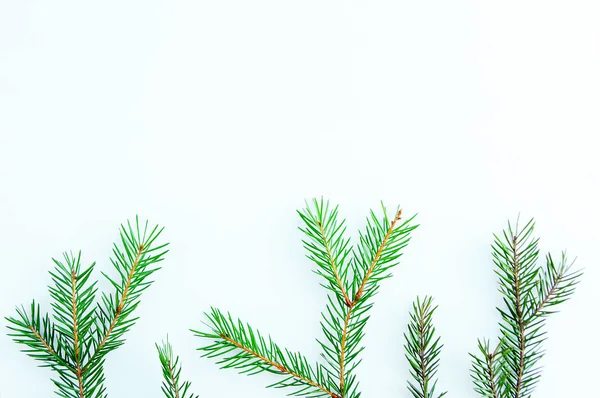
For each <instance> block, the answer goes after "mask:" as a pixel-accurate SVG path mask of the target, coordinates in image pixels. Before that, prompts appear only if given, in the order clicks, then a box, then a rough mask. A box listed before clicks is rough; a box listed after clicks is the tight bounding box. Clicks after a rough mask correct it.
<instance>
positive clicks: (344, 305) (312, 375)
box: [195, 199, 416, 398]
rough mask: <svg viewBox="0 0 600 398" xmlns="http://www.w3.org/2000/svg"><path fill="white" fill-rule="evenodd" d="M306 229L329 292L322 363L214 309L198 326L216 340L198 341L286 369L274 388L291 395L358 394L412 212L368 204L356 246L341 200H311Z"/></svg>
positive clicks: (227, 361) (265, 367) (248, 365)
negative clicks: (361, 368)
mask: <svg viewBox="0 0 600 398" xmlns="http://www.w3.org/2000/svg"><path fill="white" fill-rule="evenodd" d="M298 214H299V215H300V218H301V220H302V222H303V226H302V227H301V228H300V230H301V231H302V232H303V233H304V234H305V239H304V240H303V244H304V247H305V248H306V250H307V252H308V253H307V257H308V258H309V259H310V260H312V261H313V262H314V263H315V264H316V265H317V269H316V271H315V272H316V273H317V274H318V275H320V276H321V277H322V278H323V279H324V283H323V284H322V285H323V286H324V287H325V288H326V289H327V290H328V292H329V295H328V304H327V306H326V309H325V311H324V312H323V314H322V317H323V320H322V322H321V328H322V330H323V334H324V337H325V338H324V339H323V340H317V342H318V343H319V345H320V346H321V348H322V350H323V352H322V357H323V358H324V360H325V364H324V365H321V364H317V365H314V366H311V365H309V363H308V361H307V360H306V358H305V357H304V356H302V355H301V354H297V353H291V352H290V351H288V350H282V349H281V348H279V347H278V346H277V345H276V344H275V343H274V342H273V341H272V340H271V339H270V338H269V339H265V338H263V337H262V336H261V335H260V334H258V332H255V331H254V329H252V328H251V327H250V326H248V325H244V324H242V323H241V322H239V321H238V322H236V321H233V319H232V318H231V317H230V316H229V315H228V316H225V315H223V314H222V313H221V312H220V311H219V310H217V309H213V310H212V312H211V313H210V314H207V317H208V320H209V322H208V323H209V325H210V327H211V330H212V331H211V332H199V331H195V333H196V335H197V336H199V337H204V338H209V339H211V340H212V344H211V345H208V346H203V347H201V348H200V350H201V351H203V352H204V355H205V356H208V357H215V358H220V362H219V363H221V364H222V365H223V367H232V368H237V369H240V370H241V371H242V372H243V373H249V374H255V373H260V372H262V371H269V372H273V373H277V374H280V375H282V376H284V379H283V380H282V381H280V382H277V383H274V384H273V385H271V387H278V388H283V387H292V393H291V394H292V395H308V396H323V395H324V396H331V397H340V398H341V397H344V398H346V397H347V398H358V397H359V396H360V392H359V391H358V382H357V381H356V376H355V374H354V370H355V369H356V367H357V366H358V364H359V363H360V358H359V354H360V352H361V351H362V350H363V348H364V347H363V346H362V338H363V337H364V328H365V326H366V323H367V321H368V319H369V310H370V309H371V307H372V306H373V303H372V298H373V296H374V295H375V294H376V293H377V290H378V289H379V286H380V282H381V281H382V280H384V279H387V278H389V277H390V276H391V269H392V267H394V266H395V265H397V264H398V260H399V258H400V256H401V254H402V253H401V251H402V250H403V249H404V248H405V247H406V245H407V244H408V241H409V239H410V232H412V230H414V229H415V228H416V226H412V225H411V222H412V220H413V218H412V217H411V218H409V219H408V220H406V221H404V220H402V212H401V211H400V210H398V211H397V212H396V213H395V214H394V216H393V217H392V218H390V217H389V216H388V214H387V211H386V209H385V207H383V206H382V215H380V216H378V215H376V214H375V212H373V211H371V212H370V215H369V217H368V218H367V227H366V229H365V231H364V232H361V233H360V234H359V242H358V245H357V246H356V247H353V246H352V245H351V244H350V239H349V238H348V237H346V235H345V233H346V221H345V220H344V219H340V218H339V217H338V214H339V213H338V207H337V206H332V205H330V204H329V202H328V201H324V200H323V199H321V200H317V199H314V200H312V201H311V202H310V203H307V205H306V208H304V209H302V210H300V211H298Z"/></svg>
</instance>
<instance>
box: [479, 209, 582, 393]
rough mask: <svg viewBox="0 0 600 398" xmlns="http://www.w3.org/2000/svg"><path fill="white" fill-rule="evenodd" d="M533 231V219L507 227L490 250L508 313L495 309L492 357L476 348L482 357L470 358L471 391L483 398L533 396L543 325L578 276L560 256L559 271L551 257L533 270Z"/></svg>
mask: <svg viewBox="0 0 600 398" xmlns="http://www.w3.org/2000/svg"><path fill="white" fill-rule="evenodd" d="M534 226H535V223H534V221H533V219H532V220H530V221H529V222H528V223H527V224H526V225H525V226H524V227H522V228H519V226H518V222H517V225H516V226H515V228H514V229H513V226H512V224H510V223H509V225H508V228H507V230H505V231H504V232H503V234H502V236H500V237H498V236H496V237H495V241H494V245H493V246H492V247H493V257H494V263H495V265H496V271H495V272H496V274H497V275H498V277H499V279H500V288H499V290H500V292H501V293H502V295H503V300H504V303H505V306H506V308H504V309H502V308H499V309H498V311H499V312H500V315H501V319H502V321H501V322H500V331H501V339H500V342H499V343H498V346H497V347H496V349H495V350H494V352H493V353H491V354H490V350H489V343H484V344H482V343H481V342H480V344H479V350H480V355H479V356H478V355H471V357H472V358H473V363H472V365H473V367H472V377H473V381H474V383H475V389H476V391H478V392H479V393H480V394H481V395H483V396H485V397H489V396H492V397H493V396H498V397H512V398H525V397H529V396H531V394H532V393H533V391H534V390H535V387H536V385H537V382H538V381H539V378H540V373H541V372H540V368H539V366H538V365H537V364H538V362H539V361H540V359H541V358H542V356H543V353H544V352H543V350H542V348H541V346H542V343H543V341H544V340H545V339H546V334H545V332H544V330H543V329H544V326H545V321H546V318H547V316H548V315H549V314H551V313H553V312H554V311H552V310H551V309H550V308H551V307H554V306H556V305H558V304H561V303H563V302H565V301H566V300H568V299H569V298H570V297H571V296H572V294H573V293H574V292H575V286H576V285H577V283H578V282H579V279H580V277H581V275H582V273H581V271H572V270H571V266H572V264H568V263H567V258H566V255H565V254H564V253H563V256H562V259H561V262H560V264H559V265H558V266H557V265H556V264H555V263H554V261H553V259H552V257H551V255H549V254H548V255H547V257H546V266H545V267H540V266H538V265H537V260H538V254H539V250H538V241H539V240H538V239H537V238H534V237H533V231H534ZM481 355H482V356H483V358H482V357H481ZM492 382H494V383H492ZM492 384H494V386H495V387H496V391H494V389H493V388H492ZM494 394H496V395H494Z"/></svg>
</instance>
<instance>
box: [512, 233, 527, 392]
mask: <svg viewBox="0 0 600 398" xmlns="http://www.w3.org/2000/svg"><path fill="white" fill-rule="evenodd" d="M512 250H513V277H514V281H515V284H514V286H513V287H514V288H515V304H516V308H515V312H516V315H517V326H518V327H519V369H518V371H517V384H516V386H515V398H519V397H520V394H521V387H522V384H523V373H524V372H525V325H524V323H523V313H522V309H521V289H520V288H521V281H520V262H519V256H518V253H517V250H518V249H517V237H516V236H513V241H512Z"/></svg>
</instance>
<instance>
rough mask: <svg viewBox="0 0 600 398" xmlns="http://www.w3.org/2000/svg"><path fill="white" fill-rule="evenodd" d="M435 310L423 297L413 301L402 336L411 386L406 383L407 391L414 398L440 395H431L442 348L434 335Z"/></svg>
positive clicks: (432, 397) (430, 300) (436, 397)
mask: <svg viewBox="0 0 600 398" xmlns="http://www.w3.org/2000/svg"><path fill="white" fill-rule="evenodd" d="M436 309H437V306H435V307H434V306H433V299H432V298H431V297H427V296H426V297H425V298H424V299H423V300H422V301H421V299H419V298H418V297H417V301H416V302H415V303H413V312H412V313H411V314H410V323H409V324H408V333H405V334H404V339H405V342H406V343H405V345H404V349H405V351H406V354H405V355H406V359H407V360H408V363H409V365H410V369H411V370H410V374H411V376H412V377H413V379H414V382H410V381H409V382H408V390H409V391H410V393H411V394H412V396H413V397H415V398H441V397H443V396H444V395H446V392H442V393H440V394H439V395H437V396H436V395H435V394H436V393H435V388H436V386H437V379H436V378H435V375H436V373H437V370H438V367H439V362H440V358H439V356H440V352H441V350H442V347H443V344H441V343H440V338H439V337H437V336H436V334H435V327H434V326H433V321H432V317H433V314H434V312H435V310H436Z"/></svg>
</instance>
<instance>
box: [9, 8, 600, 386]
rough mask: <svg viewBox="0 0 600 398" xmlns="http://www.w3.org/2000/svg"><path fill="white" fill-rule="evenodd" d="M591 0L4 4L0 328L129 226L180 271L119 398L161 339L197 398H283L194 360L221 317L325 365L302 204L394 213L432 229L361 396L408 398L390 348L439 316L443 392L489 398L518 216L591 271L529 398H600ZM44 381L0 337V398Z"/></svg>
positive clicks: (382, 311) (152, 376)
mask: <svg viewBox="0 0 600 398" xmlns="http://www.w3.org/2000/svg"><path fill="white" fill-rule="evenodd" d="M598 20H600V3H598V2H597V1H593V0H590V1H576V0H571V1H547V0H544V1H523V0H519V1H501V2H499V1H487V2H481V1H458V0H456V1H420V2H415V1H413V2H410V1H374V0H372V1H349V0H344V1H323V0H320V1H294V2H291V1H282V0H272V1H264V0H253V1H225V0H220V1H188V2H183V1H163V2H159V1H135V2H133V1H103V2H81V1H69V2H67V1H52V2H43V1H37V2H32V1H22V0H20V1H17V0H14V1H11V0H1V1H0V253H1V259H0V315H2V316H8V315H12V314H14V307H15V305H17V304H21V303H28V302H30V300H31V299H32V298H34V297H35V298H36V299H38V300H40V301H41V302H42V303H43V304H44V308H45V309H46V310H49V309H50V307H49V297H48V293H47V288H46V287H47V285H48V284H49V283H50V277H49V275H48V273H47V271H48V270H49V269H50V268H51V266H52V264H51V261H50V258H51V257H58V256H60V255H61V252H62V251H64V250H78V249H81V250H83V253H84V259H85V260H86V261H88V262H90V261H93V260H97V261H98V268H97V269H98V272H97V275H98V276H99V275H100V270H104V271H108V272H110V267H109V262H108V257H109V254H110V247H111V243H112V241H113V240H114V239H115V238H116V234H117V228H118V225H119V223H120V222H122V221H124V220H126V219H127V218H129V217H132V216H134V215H135V214H140V215H141V216H143V217H148V218H150V219H151V220H152V221H154V222H158V223H160V224H162V225H165V226H166V227H167V229H166V231H165V238H166V239H168V240H169V241H171V242H172V247H171V249H172V251H171V252H170V253H169V255H168V259H167V261H166V262H165V263H164V264H163V265H164V269H163V270H162V271H161V272H160V273H159V274H157V276H156V283H155V285H154V286H152V288H151V289H150V290H149V291H148V292H147V294H145V295H144V296H143V300H142V305H141V307H140V308H139V312H138V314H139V315H140V316H141V319H140V321H139V322H138V323H137V325H136V326H135V327H134V328H133V330H132V331H131V332H130V333H129V334H128V336H127V338H128V341H127V344H126V345H125V346H124V347H122V348H121V349H119V350H118V351H116V352H115V353H113V354H111V355H110V356H109V359H108V361H107V363H106V369H107V370H106V376H107V383H106V384H107V388H108V392H109V395H110V397H115V398H116V397H160V396H161V393H160V389H159V384H160V376H161V375H160V369H159V363H158V359H157V355H156V353H155V349H154V342H155V341H158V340H160V339H162V338H163V337H165V336H166V334H167V333H169V336H170V339H171V341H172V342H173V344H174V347H175V349H176V350H177V352H178V353H179V354H180V355H181V357H182V359H183V362H184V365H185V368H184V377H186V378H188V379H190V380H191V381H192V382H193V387H194V390H195V391H196V392H197V393H198V394H200V395H201V396H202V397H223V398H227V397H239V396H252V397H281V396H282V391H278V390H265V389H264V386H265V385H266V384H267V383H270V382H272V381H273V380H274V376H268V375H260V376H255V377H246V376H240V375H238V374H236V373H235V372H234V371H221V370H219V369H218V368H217V366H216V365H215V364H214V363H213V362H212V361H210V360H207V359H202V358H199V355H198V353H197V352H195V348H197V347H198V346H200V344H202V343H203V342H202V341H200V340H198V339H197V338H195V337H193V336H192V335H191V333H190V332H189V331H188V329H189V328H200V327H202V323H201V322H202V320H203V315H202V314H203V311H205V310H207V309H208V308H209V307H210V306H211V305H216V306H219V307H221V308H223V309H226V310H230V311H232V312H233V313H234V314H235V315H237V316H240V317H242V318H243V319H244V320H246V321H248V322H250V323H252V324H253V325H254V326H255V327H257V328H259V329H260V330H261V331H263V332H264V333H266V334H269V333H270V334H271V335H272V336H273V338H274V339H275V340H276V341H278V342H280V343H281V344H282V345H284V346H286V347H289V348H291V349H294V350H300V351H302V352H303V353H304V354H305V355H307V356H308V357H309V358H310V359H312V360H317V359H318V355H319V350H318V347H317V344H316V343H315V340H314V339H315V337H319V336H320V334H319V332H320V330H319V320H320V311H321V310H322V309H323V308H324V305H325V293H324V290H323V289H322V288H320V287H319V285H318V284H319V281H320V280H319V278H318V277H317V276H316V275H314V274H312V273H311V270H312V269H313V265H312V264H311V263H310V262H309V261H308V260H307V259H305V258H304V252H303V249H302V247H301V243H300V239H301V234H300V232H299V231H298V230H297V227H298V226H299V225H300V223H299V219H298V217H297V215H296V213H295V210H296V209H297V208H300V207H301V206H302V205H303V202H304V199H306V198H311V197H313V196H321V195H323V196H325V197H326V198H329V199H331V200H332V201H333V202H335V203H340V204H341V211H342V213H343V214H344V215H345V216H346V217H347V218H348V222H349V225H350V227H351V230H355V229H356V228H359V227H362V225H363V223H364V218H365V216H366V213H367V211H368V209H369V208H370V207H376V206H378V203H379V200H383V201H384V202H385V203H386V204H387V205H388V206H389V207H391V208H395V206H396V205H397V204H400V205H401V206H402V207H403V209H404V210H405V212H406V213H407V214H413V213H416V212H418V213H419V215H418V221H419V223H420V224H421V227H420V228H419V229H418V230H417V231H416V232H415V234H414V240H413V241H412V243H411V244H410V245H409V247H408V248H407V250H406V255H405V257H403V261H402V264H401V266H400V267H399V268H397V269H396V271H395V277H394V278H393V279H391V280H388V281H386V282H385V283H384V284H383V286H382V289H381V294H379V295H378V296H377V301H376V305H375V307H374V308H373V313H372V319H371V321H370V323H369V325H368V326H367V330H366V332H367V337H366V338H365V341H364V343H365V345H366V350H365V351H364V361H363V363H362V364H361V366H360V368H359V371H358V374H359V378H360V382H361V388H362V391H363V396H364V397H377V396H386V397H408V396H409V394H408V391H407V390H406V387H405V380H406V379H407V377H408V368H407V364H406V361H405V359H404V357H403V351H402V333H403V332H404V331H405V328H406V323H407V311H408V309H409V307H410V304H411V301H412V300H413V299H414V298H415V296H416V295H417V294H420V295H425V294H431V295H433V296H435V298H436V300H437V303H438V304H439V306H440V308H439V311H438V313H437V315H436V318H435V322H436V324H437V327H438V330H439V333H440V334H441V335H442V338H443V342H444V343H445V347H444V351H443V355H442V364H441V368H440V372H439V378H440V382H439V386H440V387H441V388H443V389H448V390H449V391H450V393H449V396H450V397H475V396H476V394H475V393H474V392H473V390H472V384H471V381H470V377H469V366H470V363H469V357H468V355H467V353H468V352H469V351H473V350H474V349H475V346H476V339H477V338H478V337H490V338H494V336H496V334H497V326H496V321H497V315H496V312H495V311H494V307H495V306H496V305H499V304H500V303H501V301H500V297H499V294H498V293H497V291H496V286H497V285H496V278H495V276H494V274H493V267H492V263H491V255H490V243H491V240H492V233H494V232H499V231H500V230H501V229H502V228H503V227H504V225H505V222H506V220H507V219H508V218H511V219H514V218H515V217H516V216H517V214H519V212H520V213H521V217H522V218H528V217H531V216H534V217H536V219H537V221H538V227H537V233H538V235H539V236H541V237H542V241H541V249H542V250H543V251H547V250H550V251H552V252H553V253H554V254H556V255H558V254H559V253H560V251H561V250H563V249H568V251H569V253H570V254H571V255H572V256H578V260H577V263H578V265H579V266H580V267H584V268H585V272H586V274H585V280H584V281H583V283H582V284H581V285H580V287H579V289H578V291H577V294H576V296H575V297H574V298H573V300H572V301H570V302H569V303H568V304H566V305H564V306H563V307H562V312H561V313H560V314H558V315H555V316H553V317H552V318H551V320H550V322H549V324H548V336H549V339H548V341H547V344H546V348H547V355H546V357H545V359H544V361H543V365H544V373H543V377H542V380H541V382H540V384H539V388H538V390H537V394H536V396H538V397H573V396H585V397H591V396H595V395H597V392H596V389H595V386H594V385H595V384H596V383H595V380H596V379H597V370H598V364H597V358H598V356H599V355H600V349H599V348H598V344H597V339H598V330H597V328H596V324H595V322H596V321H597V314H598V305H599V304H600V303H599V302H598V298H599V296H598V287H597V286H598V283H599V282H600V275H599V270H598V252H597V249H598V247H599V244H600V239H599V236H600V234H599V233H598V225H599V224H600V216H599V212H598V206H599V205H600V190H599V184H600V161H599V160H598V154H597V152H598V144H597V135H598V133H599V128H600V117H599V109H600V108H599V107H600V47H599V43H600V24H598ZM50 375H51V372H50V371H49V370H46V369H42V368H37V367H36V363H35V361H34V360H32V359H31V358H29V357H26V356H25V355H23V354H21V353H20V352H19V347H18V346H17V345H15V344H13V343H12V342H11V341H10V340H9V338H8V337H6V336H4V332H2V335H0V396H2V398H16V397H19V398H26V397H50V396H53V393H52V391H53V387H52V385H51V382H50V381H49V376H50Z"/></svg>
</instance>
